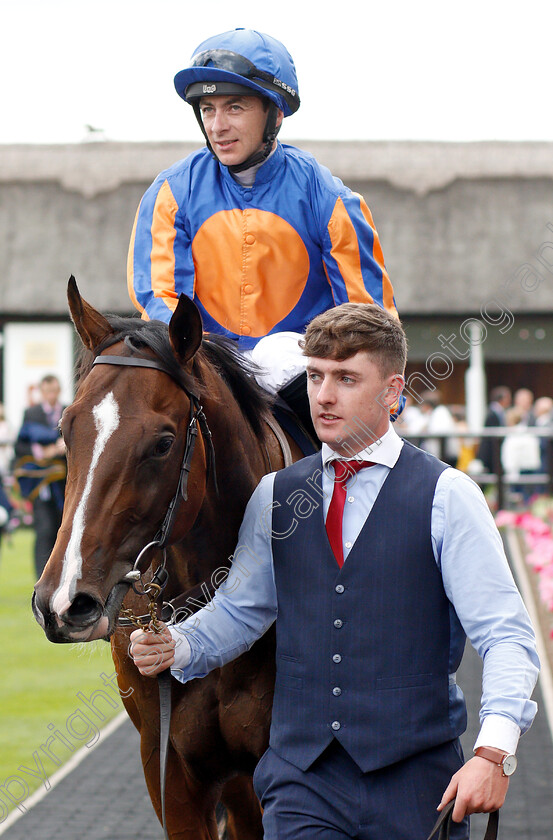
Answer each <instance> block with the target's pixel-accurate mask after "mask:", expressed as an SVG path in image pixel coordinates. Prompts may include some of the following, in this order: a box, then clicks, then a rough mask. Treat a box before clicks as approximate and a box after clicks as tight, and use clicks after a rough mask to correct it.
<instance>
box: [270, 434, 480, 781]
mask: <svg viewBox="0 0 553 840" xmlns="http://www.w3.org/2000/svg"><path fill="white" fill-rule="evenodd" d="M445 467H446V465H445V464H442V463H441V462H440V461H438V460H437V459H436V458H434V457H432V456H431V455H428V454H427V453H425V452H423V451H421V450H420V449H417V448H416V447H414V446H412V445H411V444H409V443H404V445H403V448H402V451H401V454H400V457H399V459H398V461H397V464H396V465H395V467H394V468H393V469H392V470H391V471H390V473H389V475H388V477H387V479H386V481H385V482H384V485H383V487H382V489H381V491H380V493H379V495H378V497H377V499H376V501H375V504H374V507H373V509H372V511H371V513H370V515H369V516H368V518H367V520H366V522H365V524H364V526H363V528H362V530H361V533H360V535H359V537H358V539H357V540H356V542H355V544H354V546H353V547H352V549H351V551H350V553H349V555H348V557H347V560H346V562H345V564H344V566H343V567H342V569H340V568H339V567H338V565H337V563H336V560H335V558H334V555H333V553H332V550H331V548H330V545H329V542H328V539H327V536H326V531H325V526H324V521H323V508H322V504H321V498H322V490H321V469H322V462H321V455H320V453H317V454H316V455H313V456H311V457H309V458H304V459H303V460H302V461H299V462H298V463H296V464H294V465H293V466H291V467H289V468H288V469H285V470H282V471H281V472H278V473H277V474H276V478H275V485H274V505H273V537H272V547H273V557H274V571H275V581H276V589H277V595H278V617H277V621H276V631H277V652H276V663H277V675H276V685H275V698H274V705H273V717H272V726H271V746H272V748H273V749H274V750H275V751H276V752H277V753H278V754H279V755H281V756H282V757H283V758H285V759H286V760H288V761H290V762H291V763H292V764H294V765H296V766H297V767H299V768H301V769H302V770H306V769H307V768H308V767H309V766H310V765H311V764H312V763H313V761H314V760H315V759H316V758H318V756H319V755H320V754H321V753H322V752H323V750H324V749H325V748H326V747H327V746H328V745H329V744H330V742H331V741H332V739H333V738H337V739H338V740H339V741H340V743H341V744H342V746H343V747H344V748H345V749H346V750H347V752H348V753H349V755H350V756H351V757H352V758H353V760H354V761H355V762H356V764H357V765H358V766H359V767H360V768H361V770H363V771H364V772H367V771H369V770H375V769H377V768H380V767H385V766H387V765H389V764H392V763H394V762H396V761H399V760H401V759H404V758H407V757H408V756H411V755H414V754H416V753H419V752H421V751H423V750H425V749H428V748H430V747H432V746H437V745H438V744H441V743H444V742H445V741H449V740H451V739H453V738H456V737H458V736H459V735H460V734H461V733H462V732H463V731H464V729H465V727H466V709H465V703H464V699H463V696H462V693H461V692H459V691H457V689H456V687H455V686H453V687H452V690H450V689H449V672H450V671H451V672H454V671H456V669H457V667H458V665H459V663H460V661H461V657H462V654H463V647H464V641H465V640H464V637H463V636H462V634H460V633H458V632H456V633H455V638H456V639H458V642H456V643H455V645H453V647H454V648H455V649H452V642H451V638H450V637H451V634H450V621H452V620H454V621H458V619H457V618H456V616H455V614H454V612H453V610H452V607H451V604H450V602H449V601H448V599H447V597H446V594H445V592H444V588H443V583H442V577H441V574H440V571H439V569H438V567H437V564H436V561H435V559H434V555H433V553H432V545H431V539H430V528H431V510H432V500H433V497H434V490H435V487H436V482H437V480H438V477H439V475H440V473H441V472H442V471H443V470H444V469H445ZM452 615H453V618H452Z"/></svg>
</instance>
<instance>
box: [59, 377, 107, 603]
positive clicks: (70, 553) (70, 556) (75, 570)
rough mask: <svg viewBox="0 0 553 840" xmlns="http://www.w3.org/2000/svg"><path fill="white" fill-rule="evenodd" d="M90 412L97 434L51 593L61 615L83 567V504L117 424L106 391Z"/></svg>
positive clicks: (71, 597)
mask: <svg viewBox="0 0 553 840" xmlns="http://www.w3.org/2000/svg"><path fill="white" fill-rule="evenodd" d="M92 414H93V416H94V425H95V426H96V429H97V432H98V434H97V436H96V441H95V443H94V450H93V452H92V460H91V461H90V467H89V470H88V476H87V479H86V484H85V488H84V490H83V495H82V496H81V500H80V502H79V505H78V507H77V510H76V511H75V516H74V517H73V527H72V529H71V537H70V538H69V542H68V544H67V548H66V550H65V555H64V558H63V567H62V571H61V579H60V585H59V586H58V588H57V589H56V591H55V592H54V594H53V596H52V603H51V609H52V612H54V613H56V614H57V615H62V614H63V613H64V612H65V611H66V610H68V609H69V607H70V606H71V602H72V601H73V598H74V597H75V591H76V588H77V581H78V580H80V578H81V572H82V566H83V557H82V554H81V543H82V538H83V533H84V528H85V521H86V505H87V501H88V497H89V496H90V490H91V488H92V482H93V480H94V473H95V471H96V467H97V466H98V461H99V460H100V456H101V454H102V452H103V451H104V449H105V448H106V444H107V442H108V440H109V438H110V437H111V435H112V434H113V433H114V431H115V430H116V428H117V426H118V425H119V407H118V405H117V402H116V400H115V397H114V396H113V392H111V391H110V393H109V394H107V396H105V397H104V399H103V400H102V401H101V402H100V403H98V405H96V406H94V408H93V409H92Z"/></svg>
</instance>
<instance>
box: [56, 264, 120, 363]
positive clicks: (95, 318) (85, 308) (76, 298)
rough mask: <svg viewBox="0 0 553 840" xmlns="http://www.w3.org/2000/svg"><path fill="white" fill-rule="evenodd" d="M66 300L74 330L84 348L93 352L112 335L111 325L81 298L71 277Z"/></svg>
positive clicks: (75, 282)
mask: <svg viewBox="0 0 553 840" xmlns="http://www.w3.org/2000/svg"><path fill="white" fill-rule="evenodd" d="M67 300H68V302H69V310H70V312H71V318H72V320H73V323H74V324H75V329H76V330H77V332H78V333H79V335H80V337H81V340H82V342H83V344H84V345H85V347H88V349H89V350H92V351H94V350H95V349H96V347H98V346H99V345H100V344H101V343H102V341H103V340H104V339H105V338H107V337H108V335H111V333H113V328H112V326H111V324H110V323H109V321H108V320H107V318H104V316H103V315H101V314H100V313H99V312H97V311H96V309H94V308H93V307H92V306H91V305H90V304H89V303H87V302H86V300H84V298H82V297H81V294H80V292H79V290H78V288H77V281H76V280H75V278H74V277H73V275H71V277H70V278H69V283H68V284H67Z"/></svg>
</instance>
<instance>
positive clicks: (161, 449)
mask: <svg viewBox="0 0 553 840" xmlns="http://www.w3.org/2000/svg"><path fill="white" fill-rule="evenodd" d="M173 441H174V438H173V437H168V436H167V437H162V438H160V439H159V440H158V441H156V443H155V446H154V449H153V453H152V454H153V455H154V456H157V457H158V458H159V457H161V456H162V455H166V454H167V453H168V452H169V450H170V449H171V447H172V445H173Z"/></svg>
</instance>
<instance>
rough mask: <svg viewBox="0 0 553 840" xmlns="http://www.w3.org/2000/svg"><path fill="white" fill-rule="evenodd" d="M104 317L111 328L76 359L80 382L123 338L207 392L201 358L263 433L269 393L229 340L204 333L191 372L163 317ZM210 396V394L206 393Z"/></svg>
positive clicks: (188, 383) (182, 382)
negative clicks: (183, 363) (184, 365)
mask: <svg viewBox="0 0 553 840" xmlns="http://www.w3.org/2000/svg"><path fill="white" fill-rule="evenodd" d="M105 318H106V320H107V321H108V322H109V324H110V326H111V327H112V328H113V330H114V332H113V333H110V335H109V336H108V337H107V338H106V339H105V340H104V341H103V342H102V343H101V344H100V345H99V346H98V347H96V348H95V352H94V353H91V352H90V351H89V350H87V349H86V348H83V350H82V351H81V355H80V358H79V360H78V362H77V377H78V381H79V382H80V381H81V380H82V379H84V378H85V377H86V376H88V374H89V373H90V371H91V369H92V363H93V361H94V358H95V356H97V355H98V354H99V353H101V352H102V351H103V350H106V349H107V348H108V347H111V346H112V345H113V344H117V343H118V342H119V341H124V342H125V344H126V345H127V346H128V347H129V348H130V349H131V350H140V349H142V348H148V349H149V350H151V351H152V352H153V353H154V355H155V356H156V357H157V358H158V359H159V361H160V362H162V364H163V365H164V367H166V368H167V369H168V370H169V372H170V373H171V375H172V376H173V378H174V379H175V380H176V381H177V382H178V383H179V384H180V385H181V387H182V388H184V389H185V390H187V391H193V392H197V391H199V392H200V394H201V393H206V392H207V384H206V380H205V377H204V376H203V374H202V362H205V363H206V364H207V365H208V366H210V367H212V368H215V370H216V372H217V373H218V374H219V375H220V376H221V378H222V379H223V381H224V382H225V383H226V384H227V386H228V387H229V389H230V391H231V393H232V395H233V396H234V398H235V400H236V401H237V403H238V405H239V406H240V409H241V411H242V413H243V414H244V416H245V418H246V420H247V421H248V422H249V423H250V425H251V427H252V429H253V431H254V433H255V434H256V435H257V436H258V437H263V434H264V432H263V423H262V421H263V418H264V417H266V416H267V415H268V414H270V412H271V405H272V402H273V399H272V397H271V395H270V394H269V393H268V392H267V391H265V390H264V389H263V388H261V386H260V385H258V384H257V382H256V380H255V378H254V374H255V372H256V371H257V367H256V365H255V364H254V363H253V362H249V361H248V360H246V359H245V358H244V357H243V356H242V355H241V354H240V353H239V352H238V351H237V350H236V349H235V347H234V344H233V342H231V341H230V340H229V339H227V338H225V337H224V336H220V335H213V334H208V335H206V336H205V337H204V339H203V341H202V345H201V348H200V349H199V350H198V353H197V354H196V357H195V360H194V373H193V374H191V373H189V372H188V371H186V370H184V369H183V368H182V367H181V365H180V364H179V361H178V359H177V357H176V356H175V354H174V352H173V349H172V347H171V343H170V341H169V330H168V327H167V324H166V323H164V322H163V321H155V320H152V321H142V320H141V319H139V318H135V317H130V318H124V317H121V316H119V315H106V316H105ZM210 396H211V397H214V396H215V395H214V394H210Z"/></svg>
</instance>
